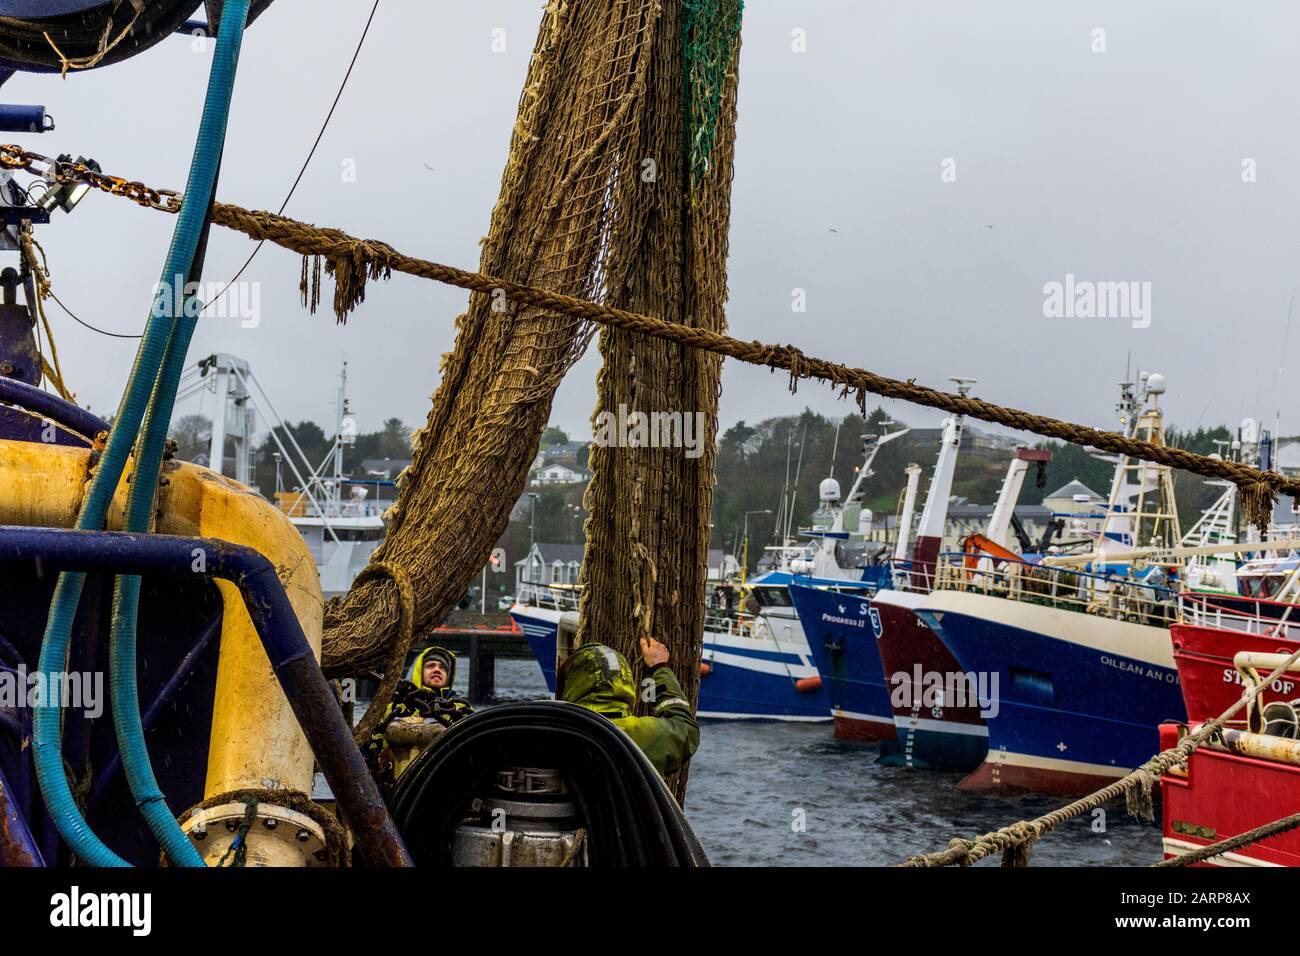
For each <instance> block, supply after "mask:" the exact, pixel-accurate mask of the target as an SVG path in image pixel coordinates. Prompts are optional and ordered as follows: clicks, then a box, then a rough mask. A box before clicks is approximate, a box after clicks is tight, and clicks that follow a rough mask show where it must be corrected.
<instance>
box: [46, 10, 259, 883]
mask: <svg viewBox="0 0 1300 956" xmlns="http://www.w3.org/2000/svg"><path fill="white" fill-rule="evenodd" d="M248 7H249V0H227V2H226V3H225V5H224V7H223V9H222V17H221V29H220V32H219V34H218V42H217V48H216V53H215V55H214V57H213V61H212V70H211V73H210V74H209V77H208V90H207V96H206V98H205V101H204V106H203V118H202V121H201V122H200V124H199V134H198V138H197V141H196V142H195V146H194V157H193V160H192V162H191V165H190V175H189V180H188V181H187V183H186V188H185V199H186V201H185V203H184V204H183V205H182V207H181V211H180V214H179V216H178V219H177V223H176V228H175V230H174V231H173V233H172V242H171V247H170V248H169V250H168V253H167V259H166V263H165V265H164V266H163V273H162V281H161V284H160V288H161V289H162V290H163V293H164V294H160V295H159V296H158V297H157V298H156V300H155V303H154V307H153V309H152V310H151V313H150V316H149V320H148V323H147V324H146V326H145V332H144V337H143V339H142V340H141V343H140V350H139V352H138V353H137V354H136V358H135V364H134V366H133V367H132V369H131V377H130V379H129V380H128V382H127V387H126V391H125V392H124V394H123V396H122V401H121V404H120V405H119V407H118V414H117V417H116V418H115V419H114V425H113V429H112V431H111V432H110V433H109V438H108V443H107V446H106V447H105V449H104V452H103V455H102V456H101V458H100V460H99V464H98V466H97V467H96V470H95V477H94V479H93V481H92V482H91V485H90V488H89V490H88V491H87V493H86V498H85V500H84V502H83V503H82V507H81V512H80V514H79V515H78V516H77V524H76V527H77V528H78V529H80V530H100V529H102V528H103V526H104V519H105V516H106V515H107V512H108V506H109V504H110V503H111V501H112V498H113V494H114V492H115V491H116V490H117V485H118V481H119V479H120V478H121V475H122V471H123V470H124V468H125V466H126V460H127V458H128V456H129V455H130V452H131V447H132V445H134V444H135V441H136V438H137V437H138V435H139V432H140V428H141V422H142V420H143V419H144V416H145V412H146V410H147V409H148V408H149V406H151V405H153V404H154V402H155V401H156V400H157V399H159V398H163V397H166V396H165V394H164V393H163V392H160V391H159V389H158V386H159V385H160V384H164V385H165V383H164V382H161V381H160V371H161V370H162V368H163V365H164V362H165V360H166V359H167V358H168V357H172V358H173V359H174V357H175V356H176V354H177V352H178V351H179V354H180V358H181V361H183V359H184V351H185V347H187V346H188V342H189V335H192V334H193V323H192V322H191V323H190V325H189V329H188V332H182V331H181V329H182V328H183V327H184V326H185V323H186V321H187V320H185V318H184V315H183V314H182V316H175V315H173V314H172V312H173V311H174V310H173V309H172V305H173V304H174V303H175V302H177V301H178V300H179V299H180V294H179V290H177V292H176V294H174V295H170V296H168V295H166V294H165V292H166V290H168V289H172V288H173V283H175V282H176V281H177V277H178V276H184V277H188V276H189V273H190V269H191V267H192V265H193V262H194V257H195V254H196V251H197V249H198V244H199V239H200V236H201V234H202V232H203V228H204V224H205V222H206V221H207V216H208V210H209V207H210V205H211V202H212V194H213V189H214V184H215V182H216V175H217V167H218V165H219V162H220V158H221V150H222V146H223V144H224V141H225V133H226V121H227V119H228V117H229V112H230V97H231V93H232V91H233V88H234V80H235V71H236V67H237V65H238V62H239V49H240V44H241V43H242V40H243V33H244V23H245V21H246V20H247V17H248ZM178 320H179V321H178ZM178 334H179V335H180V336H181V337H182V338H183V343H182V342H179V341H176V342H174V340H176V338H177V336H178ZM170 394H171V398H173V399H174V395H175V386H174V385H173V386H172V389H171V393H170ZM171 404H172V401H171V399H169V400H168V401H167V405H166V408H167V409H168V411H166V412H161V411H159V410H157V409H154V410H152V411H151V412H150V420H151V423H152V421H153V420H154V419H156V418H158V417H159V415H162V416H163V418H164V425H163V428H165V420H166V419H169V418H170V408H171ZM150 430H154V429H150ZM146 437H147V436H146ZM164 438H165V435H164ZM141 452H142V455H143V454H147V453H148V449H147V448H144V447H143V446H142V448H141ZM160 460H161V447H160V449H159V451H158V455H157V458H156V459H155V460H154V462H153V465H152V468H146V467H145V465H147V464H148V462H145V461H142V460H141V459H139V458H138V459H137V462H136V469H135V477H134V478H133V480H132V493H133V495H132V496H133V498H134V493H135V491H136V490H137V489H139V488H141V487H144V488H146V489H147V491H148V498H149V506H148V508H149V509H151V508H152V499H153V491H154V489H155V487H156V486H157V475H158V468H159V462H160ZM147 510H148V509H146V522H147ZM126 580H130V581H134V583H135V587H134V592H133V596H132V594H131V593H130V592H131V589H130V588H128V589H127V591H128V594H127V598H128V599H127V602H126V603H127V608H126V610H127V611H128V612H129V619H130V627H129V631H130V637H129V639H128V642H127V646H126V648H125V654H124V653H123V650H122V649H121V648H116V651H117V653H116V655H115V654H114V652H113V649H110V669H111V671H112V676H111V679H110V689H111V691H110V692H111V693H113V694H114V706H113V718H114V725H115V727H116V730H117V736H118V746H119V748H121V750H122V763H123V768H124V769H125V770H126V771H127V779H128V782H129V783H130V785H131V790H132V793H133V795H134V796H135V798H136V801H137V804H138V805H139V806H140V809H141V812H142V813H143V814H144V815H145V819H146V820H147V821H148V822H149V825H150V828H151V829H153V830H154V832H155V835H158V837H159V840H160V842H163V845H164V848H165V849H167V852H168V855H169V856H170V857H171V858H172V860H173V861H174V862H177V863H182V864H189V865H202V859H201V858H199V857H198V853H197V851H195V850H194V849H193V847H192V846H191V845H190V844H189V841H188V839H185V840H184V845H185V849H184V850H181V849H180V847H179V846H178V845H174V844H176V842H177V841H176V840H175V839H174V834H173V833H172V829H171V828H174V829H175V832H176V833H180V827H179V826H178V825H177V824H176V821H175V820H174V819H173V818H172V817H171V814H170V812H169V811H168V810H167V808H166V803H165V802H164V801H163V799H162V794H161V793H160V792H158V787H157V783H156V781H155V780H154V779H153V772H152V769H151V768H150V767H149V758H148V754H147V752H146V750H145V746H144V731H143V728H142V727H141V724H140V714H139V695H138V689H137V688H136V684H135V633H134V632H135V628H134V619H135V612H134V599H135V598H138V594H139V578H138V577H136V578H127V579H126ZM84 582H85V575H84V574H75V573H65V574H61V575H59V581H58V584H57V585H56V586H55V589H54V596H53V598H52V600H51V602H50V615H49V618H48V620H47V623H46V627H45V637H44V640H43V642H42V644H41V655H40V665H39V666H40V670H41V672H42V673H43V674H45V675H46V681H47V686H48V687H50V688H51V693H50V694H49V695H47V696H48V697H49V698H50V699H48V700H44V701H42V703H41V705H40V706H38V707H36V708H35V713H34V715H33V728H32V755H33V760H34V762H35V764H36V777H37V781H38V783H39V784H40V788H41V794H42V796H43V797H44V799H45V806H46V809H47V810H48V811H49V814H50V817H51V819H52V820H53V821H54V825H55V827H56V828H57V829H58V831H59V833H60V835H62V837H63V839H64V840H65V841H66V842H67V844H68V845H69V847H71V848H72V850H73V852H74V853H76V855H77V856H78V858H79V859H80V860H81V861H82V862H84V863H87V864H89V865H92V866H126V865H128V864H127V863H126V861H125V860H123V859H122V858H121V857H119V856H118V855H117V854H116V853H114V852H113V851H112V850H110V849H109V848H108V847H107V846H106V845H105V844H104V843H103V841H101V840H100V839H99V838H98V837H97V836H96V835H95V834H94V833H93V832H91V830H90V828H89V827H88V826H87V825H86V821H85V820H84V819H83V818H82V816H81V813H80V811H79V810H78V808H77V805H76V803H75V802H74V800H73V798H72V792H71V790H70V789H69V787H68V781H67V777H66V776H65V774H64V769H63V754H62V740H61V726H60V725H61V720H60V717H61V715H60V709H59V706H60V703H61V702H60V701H59V700H58V699H57V698H58V688H59V687H60V685H61V682H59V681H57V680H54V679H53V677H54V675H55V674H56V673H57V672H58V671H60V670H62V669H63V668H65V667H66V666H67V659H68V647H69V644H70V642H71V632H72V622H73V618H74V617H75V616H76V612H77V604H78V603H79V601H80V598H81V589H82V586H83V584H84ZM121 597H122V593H121V589H120V588H119V591H118V593H117V594H116V595H115V601H114V604H115V608H114V632H115V635H116V634H117V633H118V628H117V624H118V618H119V616H120V615H119V613H118V612H119V611H121V610H123V608H122V601H121ZM115 643H116V642H115ZM115 657H116V658H117V659H116V660H115V659H114V658H115ZM118 665H121V666H120V667H119V666H118ZM128 668H129V677H128V679H127V680H126V682H125V689H124V690H123V691H121V692H119V691H118V688H117V686H116V685H117V684H118V682H119V681H118V679H117V678H118V675H119V671H126V670H128ZM118 697H121V698H122V700H123V701H124V702H127V704H126V706H125V707H123V708H121V709H120V710H121V712H120V713H119V707H118V706H117V699H118ZM128 712H129V714H128ZM162 816H165V817H166V818H167V821H168V823H169V824H170V827H161V829H162V830H163V833H165V834H166V837H165V838H164V836H163V835H162V834H160V833H159V830H160V824H161V820H160V817H162ZM182 837H183V834H182Z"/></svg>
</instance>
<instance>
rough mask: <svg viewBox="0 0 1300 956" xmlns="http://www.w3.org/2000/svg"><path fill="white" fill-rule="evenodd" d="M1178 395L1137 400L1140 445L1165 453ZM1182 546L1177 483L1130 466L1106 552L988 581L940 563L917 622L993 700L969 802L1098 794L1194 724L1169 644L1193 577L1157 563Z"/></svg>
mask: <svg viewBox="0 0 1300 956" xmlns="http://www.w3.org/2000/svg"><path fill="white" fill-rule="evenodd" d="M1164 390H1165V382H1164V378H1163V376H1160V375H1150V376H1142V377H1141V380H1140V385H1139V388H1138V390H1137V391H1136V392H1133V391H1132V388H1131V387H1127V388H1126V398H1125V401H1124V402H1122V403H1121V412H1122V413H1124V414H1125V419H1124V424H1125V425H1126V426H1128V429H1129V432H1128V433H1129V434H1131V435H1134V436H1136V437H1139V438H1142V439H1145V440H1147V441H1152V442H1156V443H1162V442H1163V419H1162V414H1161V410H1160V407H1159V396H1160V395H1161V394H1163V393H1164ZM1136 408H1140V409H1141V411H1140V414H1139V415H1138V417H1137V418H1136V420H1134V421H1131V422H1130V421H1129V420H1128V418H1127V412H1129V411H1131V410H1133V409H1136ZM1180 539H1181V534H1180V532H1179V530H1178V518H1177V512H1176V508H1175V504H1174V497H1173V481H1172V474H1171V472H1170V470H1169V469H1168V468H1166V467H1164V466H1158V465H1152V464H1148V463H1146V462H1139V461H1135V460H1133V459H1129V458H1126V457H1122V456H1121V457H1120V459H1119V460H1118V461H1117V462H1116V468H1115V477H1114V481H1113V484H1112V489H1111V495H1110V500H1109V504H1108V507H1107V512H1106V515H1105V520H1104V524H1103V526H1102V529H1101V532H1100V534H1099V537H1098V541H1097V546H1096V549H1095V550H1094V551H1091V552H1089V553H1087V554H1083V555H1078V556H1049V557H1048V558H1047V559H1045V561H1044V563H1043V564H1031V563H1029V562H1026V561H1019V560H1011V559H1007V558H1004V557H1003V558H999V559H998V560H997V561H996V562H990V561H987V560H985V561H981V562H979V563H978V565H977V566H974V567H972V566H971V564H970V563H969V562H968V561H967V555H965V554H961V555H942V556H941V557H940V560H939V563H938V566H937V569H936V578H935V587H934V589H933V590H932V591H931V592H930V594H929V595H928V596H926V597H925V599H924V600H923V601H921V602H920V603H919V606H918V607H917V608H916V611H915V613H916V615H917V617H919V618H920V619H921V620H922V621H924V622H925V623H926V624H927V625H928V626H929V628H930V630H931V631H933V632H934V633H935V634H936V635H938V637H939V638H940V640H942V641H943V643H944V645H945V646H946V648H947V649H948V651H949V652H951V654H952V656H953V657H954V658H955V659H956V660H957V661H959V662H960V666H961V670H962V671H964V672H965V673H967V674H973V675H976V676H977V677H978V678H979V679H981V680H983V681H984V683H985V685H986V686H987V687H989V688H990V689H992V693H991V700H989V701H987V702H986V703H987V706H986V707H985V709H984V713H983V716H984V722H985V726H986V727H987V729H988V754H987V756H986V757H985V759H984V761H983V762H982V763H981V764H980V765H979V766H978V767H977V768H975V770H974V771H973V772H972V773H971V774H970V775H969V776H968V777H967V778H966V779H965V780H964V781H962V784H961V786H962V787H963V788H964V789H973V790H983V789H995V790H1034V791H1038V792H1045V793H1057V794H1071V793H1078V792H1086V791H1088V790H1090V789H1093V788H1094V787H1096V786H1099V785H1104V784H1106V783H1108V782H1110V781H1112V780H1114V779H1117V778H1119V777H1121V776H1123V775H1124V774H1126V773H1128V772H1129V771H1130V770H1132V769H1133V768H1134V767H1135V766H1138V765H1139V764H1141V763H1142V761H1144V760H1146V759H1147V757H1149V756H1150V755H1151V754H1152V753H1155V752H1156V751H1157V750H1158V744H1159V741H1158V735H1157V729H1156V728H1157V726H1158V725H1159V723H1160V721H1162V720H1166V719H1175V720H1178V719H1182V717H1183V701H1182V695H1181V693H1180V691H1179V687H1178V674H1177V670H1176V668H1175V666H1174V659H1173V651H1172V645H1171V642H1170V638H1169V630H1168V625H1169V623H1170V622H1171V621H1172V620H1173V619H1174V618H1175V617H1176V614H1177V602H1176V592H1175V590H1174V588H1173V587H1171V585H1172V584H1173V582H1175V581H1176V580H1177V579H1178V577H1179V574H1180V570H1181V569H1180V567H1179V565H1178V564H1177V563H1174V562H1172V561H1168V560H1161V559H1159V558H1158V557H1157V551H1156V550H1155V549H1157V548H1163V549H1164V551H1169V550H1170V549H1172V548H1174V547H1175V546H1177V545H1178V544H1179V543H1180ZM1143 549H1145V550H1143ZM1144 555H1149V556H1150V557H1144ZM1139 562H1141V563H1143V564H1145V567H1144V568H1143V569H1142V570H1141V571H1139V570H1138V567H1139Z"/></svg>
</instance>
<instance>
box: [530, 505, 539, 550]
mask: <svg viewBox="0 0 1300 956" xmlns="http://www.w3.org/2000/svg"><path fill="white" fill-rule="evenodd" d="M528 498H529V502H528V504H529V513H528V556H529V558H531V557H532V554H533V546H534V545H535V544H536V543H537V498H538V495H537V492H535V491H530V492H528Z"/></svg>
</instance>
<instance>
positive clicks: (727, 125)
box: [580, 2, 740, 799]
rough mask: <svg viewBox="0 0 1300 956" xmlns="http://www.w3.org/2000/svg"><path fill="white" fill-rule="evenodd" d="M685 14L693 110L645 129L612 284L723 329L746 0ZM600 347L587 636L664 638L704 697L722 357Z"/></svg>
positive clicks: (611, 333) (610, 338)
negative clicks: (622, 260)
mask: <svg viewBox="0 0 1300 956" xmlns="http://www.w3.org/2000/svg"><path fill="white" fill-rule="evenodd" d="M684 13H685V14H686V15H685V16H683V17H682V18H681V19H680V20H678V21H676V22H666V23H665V24H664V25H663V27H662V29H661V30H660V33H659V35H658V37H657V38H656V43H655V63H656V65H657V66H661V69H660V70H658V71H657V72H658V75H659V83H660V89H661V90H662V91H663V92H662V94H661V95H663V96H665V98H666V99H672V100H677V101H678V102H682V103H685V104H686V108H685V109H684V110H676V111H674V110H664V111H663V112H662V113H660V114H659V115H658V116H657V117H655V120H654V124H653V126H651V127H649V128H647V129H646V130H645V135H646V137H647V140H648V141H647V143H646V149H647V150H651V149H656V150H657V152H655V153H653V154H649V153H648V154H649V155H656V156H658V157H661V158H660V160H659V165H658V175H659V180H658V182H657V183H656V184H655V190H656V199H657V200H658V201H657V204H656V207H655V210H654V215H653V216H651V218H650V220H649V222H648V223H647V225H646V228H645V230H644V231H643V233H642V234H641V236H640V241H639V244H638V246H637V247H636V248H635V249H633V250H632V255H633V256H634V258H635V259H636V260H637V261H639V262H641V263H645V264H646V266H648V267H647V268H639V269H635V270H631V271H629V272H626V273H624V274H625V275H626V281H625V283H624V284H623V285H622V286H621V287H620V288H618V289H617V292H618V299H619V301H620V303H622V304H624V306H625V307H626V308H628V309H632V310H634V311H638V312H644V313H647V314H650V315H654V316H659V317H667V316H675V317H676V318H675V319H674V321H677V322H681V323H683V324H686V325H691V326H698V327H703V328H707V329H710V330H713V331H722V330H723V329H725V328H726V318H725V315H724V311H723V304H724V302H725V300H726V258H727V228H728V222H729V210H730V189H731V168H732V150H733V142H734V130H735V110H736V101H735V95H736V76H737V73H736V59H737V56H738V52H739V51H738V44H737V43H736V42H734V41H735V39H736V34H737V28H738V26H739V16H740V4H739V3H737V2H730V3H729V2H714V3H705V2H700V3H695V4H689V5H687V7H686V9H685V11H684ZM682 51H685V56H684V58H683V56H682ZM683 62H684V68H683V69H679V70H674V69H673V64H674V63H683ZM672 144H684V146H685V148H678V149H673V148H672ZM704 144H708V148H705V145H704ZM677 184H680V185H677ZM600 351H601V355H602V357H603V359H604V363H603V365H602V367H601V371H600V374H599V377H598V379H597V393H598V405H597V408H596V413H595V415H594V416H593V418H592V431H593V435H594V436H595V437H596V439H597V441H596V442H595V443H594V444H593V447H592V449H591V456H590V459H589V463H590V467H591V471H592V480H591V482H590V484H589V485H588V486H587V497H586V502H585V504H586V507H587V510H588V515H589V517H588V519H587V523H586V531H587V548H586V554H585V559H584V561H583V564H582V576H581V582H582V584H583V590H582V607H581V612H582V613H581V620H582V623H581V629H580V637H581V640H583V641H589V640H590V641H600V642H601V643H604V644H609V645H610V646H612V647H614V648H616V649H618V650H619V651H621V652H622V653H623V654H624V655H626V656H627V657H628V658H629V659H630V660H634V661H635V660H638V658H639V639H640V638H641V637H643V636H646V637H648V636H654V637H656V638H657V639H659V640H661V641H663V642H664V643H665V644H667V645H668V647H669V650H670V653H671V655H672V660H673V662H674V664H675V666H674V670H675V671H676V673H677V674H678V675H679V677H680V678H681V682H682V687H683V689H684V690H685V691H686V692H687V694H688V695H689V697H690V699H691V700H692V701H695V700H696V699H697V696H698V688H699V668H698V666H697V662H698V661H699V659H700V650H701V639H702V628H703V613H704V610H703V596H704V589H705V585H706V576H707V558H708V546H709V518H710V514H711V510H712V500H713V466H714V458H715V452H716V445H715V441H714V439H715V434H716V431H717V407H718V393H719V390H720V387H721V371H722V360H721V357H720V356H718V355H715V354H712V353H708V352H703V351H699V350H695V349H690V348H687V347H685V346H682V345H679V344H676V343H671V342H665V341H660V340H650V339H647V338H646V337H644V336H638V335H635V334H633V333H630V332H627V331H624V330H620V329H613V328H604V329H602V330H601V333H600ZM602 438H604V441H603V442H602V440H601V439H602ZM640 676H642V677H644V675H640ZM643 698H644V695H642V697H640V698H638V706H639V708H640V709H641V710H640V712H642V713H646V712H648V711H649V708H650V706H651V703H650V702H649V701H646V700H644V699H643ZM685 783H686V781H685V771H683V772H682V773H680V774H679V775H678V779H676V780H673V781H670V785H671V786H672V787H673V789H674V791H675V792H676V793H677V796H678V798H679V799H680V798H681V796H682V794H683V792H684V789H685Z"/></svg>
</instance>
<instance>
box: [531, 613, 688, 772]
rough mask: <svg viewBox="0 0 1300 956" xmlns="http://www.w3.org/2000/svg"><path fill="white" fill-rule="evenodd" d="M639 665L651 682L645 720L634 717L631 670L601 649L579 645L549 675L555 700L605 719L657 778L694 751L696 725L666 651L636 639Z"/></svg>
mask: <svg viewBox="0 0 1300 956" xmlns="http://www.w3.org/2000/svg"><path fill="white" fill-rule="evenodd" d="M641 659H642V660H643V661H645V666H646V667H647V668H649V670H650V675H651V677H652V678H653V679H654V696H653V698H651V710H652V713H653V716H651V717H634V716H633V715H632V709H633V707H634V706H635V705H636V684H635V682H634V681H633V679H632V666H631V665H630V664H629V663H628V662H627V658H625V657H624V656H623V655H622V654H620V653H618V651H616V650H614V649H613V648H612V647H606V646H605V645H604V644H583V645H582V646H581V647H579V648H578V649H577V650H576V651H574V652H573V653H572V654H570V655H569V656H568V657H567V658H565V660H564V662H563V663H562V664H561V665H560V669H559V671H558V672H557V673H556V675H555V696H556V698H557V699H559V700H564V701H568V702H569V703H571V704H577V705H579V706H580V707H586V708H587V709H588V710H591V711H595V712H596V713H598V714H601V715H603V716H605V717H608V718H609V719H610V721H611V722H612V723H613V724H614V725H615V726H616V727H618V728H620V729H621V730H622V731H623V732H624V733H626V734H627V735H628V736H629V737H631V738H632V740H633V742H635V743H636V745H637V746H638V747H640V748H641V750H642V752H644V753H645V755H646V756H647V757H649V758H650V762H651V763H652V764H654V767H655V769H656V770H658V771H659V773H660V775H661V776H664V777H667V776H669V775H670V774H674V773H676V772H677V771H678V770H680V769H681V768H682V766H683V765H685V763H686V761H688V760H690V759H691V754H693V753H695V749H696V748H697V747H699V745H700V725H699V724H698V723H697V722H696V720H695V715H694V714H692V713H691V705H690V702H689V701H687V699H686V694H685V693H683V692H682V686H681V684H679V683H677V678H676V676H674V674H673V672H672V671H671V670H669V669H668V648H666V647H665V646H664V645H663V644H661V643H659V642H658V641H656V640H654V639H653V638H650V639H646V638H642V639H641Z"/></svg>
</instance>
